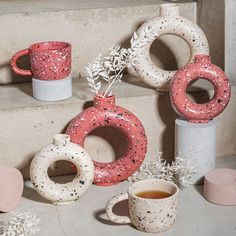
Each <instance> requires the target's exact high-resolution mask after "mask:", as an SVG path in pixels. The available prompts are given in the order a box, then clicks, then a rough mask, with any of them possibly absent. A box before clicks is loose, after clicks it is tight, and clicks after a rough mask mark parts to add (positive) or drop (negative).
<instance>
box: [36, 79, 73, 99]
mask: <svg viewBox="0 0 236 236" xmlns="http://www.w3.org/2000/svg"><path fill="white" fill-rule="evenodd" d="M32 86H33V97H34V98H36V99H37V100H41V101H48V102H51V101H59V100H64V99H67V98H70V97H71V96H72V77H71V76H68V77H67V78H65V79H61V80H39V79H34V78H33V79H32Z"/></svg>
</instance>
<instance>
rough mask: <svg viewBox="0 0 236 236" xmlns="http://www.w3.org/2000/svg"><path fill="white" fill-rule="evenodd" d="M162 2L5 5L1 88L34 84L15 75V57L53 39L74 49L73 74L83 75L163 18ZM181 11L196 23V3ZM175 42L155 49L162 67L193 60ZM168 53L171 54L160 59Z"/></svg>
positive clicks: (24, 63) (0, 14)
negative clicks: (150, 22)
mask: <svg viewBox="0 0 236 236" xmlns="http://www.w3.org/2000/svg"><path fill="white" fill-rule="evenodd" d="M162 3H166V1H162V0H148V1H141V0H138V1H136V0H128V1H125V0H122V1H115V0H112V1H106V0H102V1H98V0H93V1H85V0H79V1H77V0H59V1H57V3H56V4H55V2H54V1H53V0H50V1H43V0H34V1H29V0H28V1H27V0H20V1H19V0H13V1H0V29H1V34H0V42H1V44H0V84H6V83H11V82H25V81H29V80H31V78H28V77H24V76H18V75H15V74H14V73H12V71H11V70H10V67H9V61H10V59H11V57H12V55H13V54H14V53H16V52H17V51H19V50H21V49H24V48H27V47H29V46H30V45H31V44H33V43H36V42H42V41H52V40H57V41H68V42H70V43H71V44H72V45H73V50H72V55H73V63H72V75H73V76H74V77H79V74H81V75H82V76H83V75H84V67H85V66H86V65H87V63H88V62H89V61H90V60H92V59H94V58H95V57H96V56H97V55H98V54H100V53H102V54H106V53H107V51H108V50H109V48H110V47H111V46H112V45H114V44H117V43H120V44H122V45H124V46H127V45H128V44H129V40H130V37H131V35H132V34H133V31H134V30H136V29H137V28H138V27H139V26H140V25H141V24H142V23H143V22H144V21H146V20H147V19H150V18H153V17H155V16H158V15H159V7H160V4H162ZM180 11H181V15H183V16H185V17H186V18H188V19H190V20H193V21H196V2H194V1H193V0H192V1H181V3H180ZM173 37H174V36H171V35H167V36H163V39H164V40H161V42H159V44H158V45H156V47H153V54H155V55H158V56H156V58H155V61H156V63H157V64H159V65H160V66H162V67H165V65H166V64H167V65H168V66H170V67H172V68H173V69H175V68H176V67H177V66H178V65H179V64H183V63H184V62H186V61H188V57H189V50H188V47H187V46H186V43H185V42H184V41H183V40H181V39H179V40H177V41H176V37H175V39H174V40H173ZM168 38H169V40H168ZM169 42H172V43H171V45H172V46H169ZM158 48H160V50H158ZM161 49H162V51H161ZM163 50H164V52H165V53H164V54H163V53H162V54H160V52H163ZM162 55H163V56H162ZM164 56H165V58H164V59H163V58H162V57H164ZM166 57H167V58H166ZM163 60H164V63H163ZM167 62H168V63H167ZM19 65H20V66H21V67H23V68H29V58H28V57H27V56H26V57H23V58H22V59H21V60H19Z"/></svg>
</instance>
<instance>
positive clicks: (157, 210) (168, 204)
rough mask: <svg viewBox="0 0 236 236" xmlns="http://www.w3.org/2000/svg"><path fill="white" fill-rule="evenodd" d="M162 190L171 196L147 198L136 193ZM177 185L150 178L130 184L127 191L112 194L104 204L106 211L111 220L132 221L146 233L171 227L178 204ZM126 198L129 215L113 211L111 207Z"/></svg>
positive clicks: (162, 230) (117, 221)
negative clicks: (117, 213) (123, 215)
mask: <svg viewBox="0 0 236 236" xmlns="http://www.w3.org/2000/svg"><path fill="white" fill-rule="evenodd" d="M157 189H158V190H159V191H164V192H168V193H171V196H169V197H167V198H162V199H148V198H141V197H138V196H137V195H136V194H137V193H139V192H143V191H147V190H148V191H155V190H157ZM178 194H179V189H178V187H177V186H176V185H175V184H173V183H171V182H168V181H163V180H157V179H150V180H143V181H140V182H138V183H134V184H132V185H131V186H130V187H129V189H128V192H127V193H121V194H118V195H116V196H114V197H113V198H112V199H111V200H110V201H109V202H108V204H107V206H106V213H107V216H108V217H109V219H110V220H111V221H112V222H115V223H120V224H125V223H132V224H133V225H134V226H135V227H136V228H137V229H138V230H140V231H143V232H148V233H152V232H155V233H161V232H165V231H167V230H169V229H170V228H171V227H173V225H174V223H175V220H176V215H177V205H178ZM125 199H126V200H127V199H128V202H129V216H130V217H126V216H125V217H122V216H119V215H116V214H114V213H113V211H112V209H113V207H114V206H115V205H116V204H117V203H118V202H121V201H124V200H125Z"/></svg>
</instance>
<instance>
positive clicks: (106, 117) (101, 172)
mask: <svg viewBox="0 0 236 236" xmlns="http://www.w3.org/2000/svg"><path fill="white" fill-rule="evenodd" d="M101 126H111V127H115V128H117V129H119V130H120V131H121V132H122V133H123V134H124V135H125V137H126V139H127V141H128V148H127V151H126V153H125V154H124V155H123V156H122V157H121V158H119V159H118V160H116V161H113V162H110V163H99V162H96V161H94V165H95V175H94V184H96V185H113V184H116V183H118V182H120V181H123V180H125V179H127V178H128V177H129V176H130V175H132V174H133V173H134V172H135V171H136V170H137V169H138V167H139V166H140V165H141V164H142V162H143V160H144V158H145V154H146V151H147V138H146V134H145V130H144V127H143V125H142V124H141V122H140V121H139V119H138V118H137V117H136V116H135V115H134V114H132V113H131V112H130V111H128V110H126V109H124V108H122V107H118V106H116V105H115V97H114V96H110V97H105V98H103V97H100V96H96V97H95V99H94V107H91V108H88V109H86V110H84V111H82V112H81V113H80V114H79V115H78V116H77V117H75V118H74V119H73V120H72V122H71V123H70V125H69V127H68V129H67V134H69V135H70V137H71V141H72V142H74V143H78V144H80V145H81V146H84V141H85V138H86V137H87V135H88V134H89V133H90V132H91V131H93V130H94V129H96V128H98V127H101Z"/></svg>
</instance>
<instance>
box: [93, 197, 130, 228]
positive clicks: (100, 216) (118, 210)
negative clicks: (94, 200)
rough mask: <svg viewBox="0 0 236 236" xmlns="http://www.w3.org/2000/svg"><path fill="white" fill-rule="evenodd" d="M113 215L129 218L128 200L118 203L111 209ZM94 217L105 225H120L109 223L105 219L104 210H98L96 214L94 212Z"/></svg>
mask: <svg viewBox="0 0 236 236" xmlns="http://www.w3.org/2000/svg"><path fill="white" fill-rule="evenodd" d="M113 213H114V214H116V215H118V216H129V212H128V200H124V201H121V202H118V203H117V204H116V205H115V206H114V207H113ZM94 217H95V218H96V220H98V221H99V222H101V223H103V224H106V225H117V226H118V225H121V224H117V223H114V222H112V221H110V220H109V219H107V217H106V210H105V209H100V210H97V211H96V212H94ZM105 217H106V218H105ZM122 225H130V226H131V224H122Z"/></svg>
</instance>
